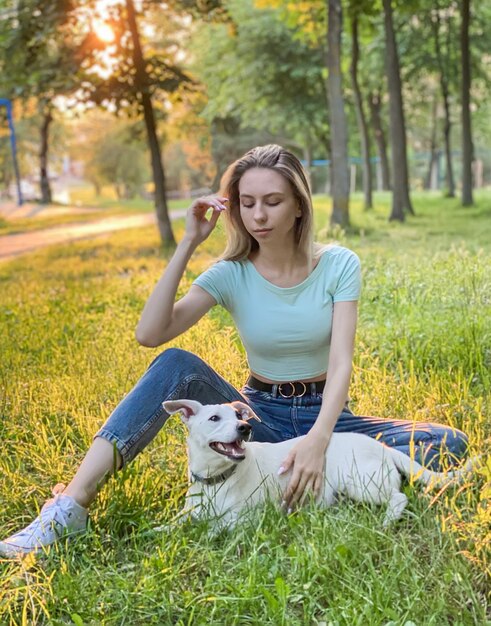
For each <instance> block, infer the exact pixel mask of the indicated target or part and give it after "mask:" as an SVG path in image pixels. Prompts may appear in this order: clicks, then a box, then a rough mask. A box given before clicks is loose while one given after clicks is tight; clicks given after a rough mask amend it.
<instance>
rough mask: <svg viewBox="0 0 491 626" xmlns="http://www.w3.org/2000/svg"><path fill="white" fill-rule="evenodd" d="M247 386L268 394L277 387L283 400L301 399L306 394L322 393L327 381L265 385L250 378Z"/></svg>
mask: <svg viewBox="0 0 491 626" xmlns="http://www.w3.org/2000/svg"><path fill="white" fill-rule="evenodd" d="M246 385H247V386H248V387H252V388H253V389H257V391H267V392H268V393H272V392H273V390H274V387H276V388H277V389H278V393H279V394H280V396H281V397H282V398H301V397H302V396H304V395H305V394H312V393H322V391H323V390H324V387H325V385H326V381H325V380H319V381H317V382H315V383H311V382H308V383H304V382H303V381H301V380H292V381H289V382H286V383H263V381H262V380H258V379H257V378H255V377H254V376H249V378H248V379H247V382H246Z"/></svg>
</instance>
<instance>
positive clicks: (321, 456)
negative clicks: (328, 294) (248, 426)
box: [278, 301, 358, 510]
mask: <svg viewBox="0 0 491 626" xmlns="http://www.w3.org/2000/svg"><path fill="white" fill-rule="evenodd" d="M357 317H358V303H357V302H356V301H354V302H335V303H334V310H333V320H332V333H331V349H330V353H329V363H328V368H327V379H326V386H325V387H324V392H323V399H322V405H321V409H320V412H319V415H318V417H317V420H316V422H315V424H314V425H313V426H312V428H311V429H310V431H309V433H308V434H307V435H306V436H305V437H304V438H303V439H302V440H301V441H300V442H299V443H297V445H296V446H295V447H293V448H292V449H291V450H290V454H289V455H288V456H287V458H286V459H285V460H284V461H283V463H282V466H281V468H280V470H279V472H278V473H279V474H283V473H285V472H287V471H288V470H289V469H290V468H291V467H292V466H293V470H292V476H291V478H290V482H289V484H288V487H287V489H286V491H285V493H284V496H283V506H284V507H285V508H287V509H288V510H290V509H291V508H292V507H293V506H294V505H295V504H296V503H297V502H299V500H300V499H301V498H302V497H303V496H305V495H307V494H308V493H309V492H310V493H312V494H313V495H314V496H318V495H319V493H320V491H321V487H322V482H323V475H324V464H325V453H326V450H327V446H328V445H329V440H330V438H331V435H332V432H333V430H334V426H335V424H336V421H337V419H338V417H339V415H340V413H341V411H342V408H343V406H344V405H345V403H346V398H347V397H348V389H349V383H350V378H351V370H352V366H353V351H354V342H355V333H356V323H357Z"/></svg>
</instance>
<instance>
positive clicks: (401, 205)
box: [383, 0, 414, 222]
mask: <svg viewBox="0 0 491 626" xmlns="http://www.w3.org/2000/svg"><path fill="white" fill-rule="evenodd" d="M383 7H384V28H385V39H386V71H387V82H388V86H389V120H390V141H391V148H392V150H391V153H392V177H393V189H392V212H391V215H390V219H391V220H399V221H401V222H403V221H404V212H405V211H408V212H409V213H413V214H414V210H413V207H412V205H411V199H410V197H409V176H408V166H407V149H406V125H405V121H404V108H403V103H402V85H401V75H400V69H399V55H398V52H397V44H396V38H395V33H394V23H393V14H392V0H383Z"/></svg>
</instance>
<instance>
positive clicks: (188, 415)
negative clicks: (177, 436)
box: [162, 400, 259, 461]
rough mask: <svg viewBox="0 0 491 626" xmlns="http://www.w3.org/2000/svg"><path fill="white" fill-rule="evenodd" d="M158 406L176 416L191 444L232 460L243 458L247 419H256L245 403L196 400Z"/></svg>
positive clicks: (248, 428)
mask: <svg viewBox="0 0 491 626" xmlns="http://www.w3.org/2000/svg"><path fill="white" fill-rule="evenodd" d="M162 406H163V407H164V409H165V410H166V411H167V413H179V414H180V416H181V419H182V421H183V422H184V424H186V426H187V428H188V431H189V438H190V440H192V442H193V443H194V444H197V445H199V446H200V447H201V448H204V449H206V448H208V449H211V450H212V451H213V452H215V453H217V454H219V455H222V456H225V457H227V458H228V459H230V460H232V461H242V460H243V459H245V448H244V441H247V439H249V437H250V434H251V425H250V424H249V423H248V422H247V420H249V419H251V418H254V419H257V420H258V419H259V418H258V417H257V415H256V414H255V413H254V411H252V409H251V408H250V407H248V406H247V404H244V403H243V402H232V403H231V404H207V405H203V404H201V403H200V402H197V401H196V400H169V401H167V402H164V403H163V405H162Z"/></svg>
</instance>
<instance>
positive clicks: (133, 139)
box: [86, 125, 150, 199]
mask: <svg viewBox="0 0 491 626" xmlns="http://www.w3.org/2000/svg"><path fill="white" fill-rule="evenodd" d="M135 130H137V129H136V128H135V125H124V126H121V127H120V128H116V129H115V130H113V131H112V132H109V133H108V134H106V135H105V136H104V137H100V138H99V140H98V141H97V143H96V144H95V145H94V146H93V150H94V153H93V156H92V158H91V159H90V160H89V161H88V163H87V171H86V174H87V177H88V179H89V180H90V181H91V182H93V184H94V185H95V186H96V188H100V187H102V185H104V183H110V184H113V185H114V187H115V189H116V194H117V196H118V198H121V199H122V198H125V199H130V198H134V197H135V196H136V195H137V194H138V193H141V192H142V191H143V185H144V183H146V182H147V181H148V180H149V179H150V170H149V165H148V159H147V155H146V150H145V148H146V146H145V144H144V143H143V142H142V141H141V139H140V137H139V135H140V133H139V132H136V134H135V132H134V131H135Z"/></svg>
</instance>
